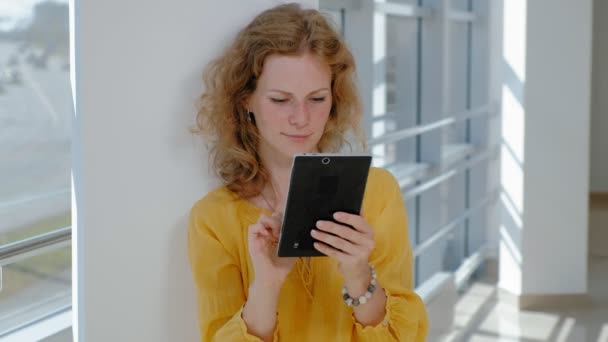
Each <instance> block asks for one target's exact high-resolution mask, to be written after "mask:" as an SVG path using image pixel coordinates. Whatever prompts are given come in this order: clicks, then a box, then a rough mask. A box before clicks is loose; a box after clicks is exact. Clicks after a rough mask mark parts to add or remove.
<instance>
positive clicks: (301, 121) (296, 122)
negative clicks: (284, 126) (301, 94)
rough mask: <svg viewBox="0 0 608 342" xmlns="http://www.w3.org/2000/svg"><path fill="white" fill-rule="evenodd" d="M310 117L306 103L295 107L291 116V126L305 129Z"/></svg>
mask: <svg viewBox="0 0 608 342" xmlns="http://www.w3.org/2000/svg"><path fill="white" fill-rule="evenodd" d="M308 120H309V115H308V109H307V108H306V105H305V104H304V103H299V104H296V105H294V106H293V109H292V111H291V114H290V115H289V124H290V125H292V126H296V127H304V126H306V125H307V124H308Z"/></svg>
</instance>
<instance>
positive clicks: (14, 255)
mask: <svg viewBox="0 0 608 342" xmlns="http://www.w3.org/2000/svg"><path fill="white" fill-rule="evenodd" d="M71 240H72V228H71V227H66V228H61V229H57V230H54V231H52V232H48V233H44V234H40V235H36V236H33V237H30V238H27V239H23V240H20V241H16V242H12V243H9V244H6V245H2V246H0V267H2V266H5V265H10V264H13V263H15V262H19V261H22V260H25V259H29V258H31V257H34V256H37V255H41V254H45V253H48V252H51V251H53V250H57V249H59V248H62V247H66V246H69V245H70V243H71Z"/></svg>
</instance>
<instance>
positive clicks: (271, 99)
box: [270, 98, 287, 103]
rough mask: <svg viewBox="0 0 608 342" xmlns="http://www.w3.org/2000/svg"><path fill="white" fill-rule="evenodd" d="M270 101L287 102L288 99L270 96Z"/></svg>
mask: <svg viewBox="0 0 608 342" xmlns="http://www.w3.org/2000/svg"><path fill="white" fill-rule="evenodd" d="M270 101H272V102H274V103H285V102H287V99H275V98H270Z"/></svg>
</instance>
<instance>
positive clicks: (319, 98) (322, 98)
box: [312, 96, 325, 102]
mask: <svg viewBox="0 0 608 342" xmlns="http://www.w3.org/2000/svg"><path fill="white" fill-rule="evenodd" d="M312 100H313V101H314V102H323V101H325V96H324V97H313V98H312Z"/></svg>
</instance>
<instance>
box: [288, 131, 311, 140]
mask: <svg viewBox="0 0 608 342" xmlns="http://www.w3.org/2000/svg"><path fill="white" fill-rule="evenodd" d="M283 135H284V136H286V137H287V138H289V140H291V141H293V142H304V141H306V140H308V138H310V136H311V135H312V133H311V134H285V133H283Z"/></svg>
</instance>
